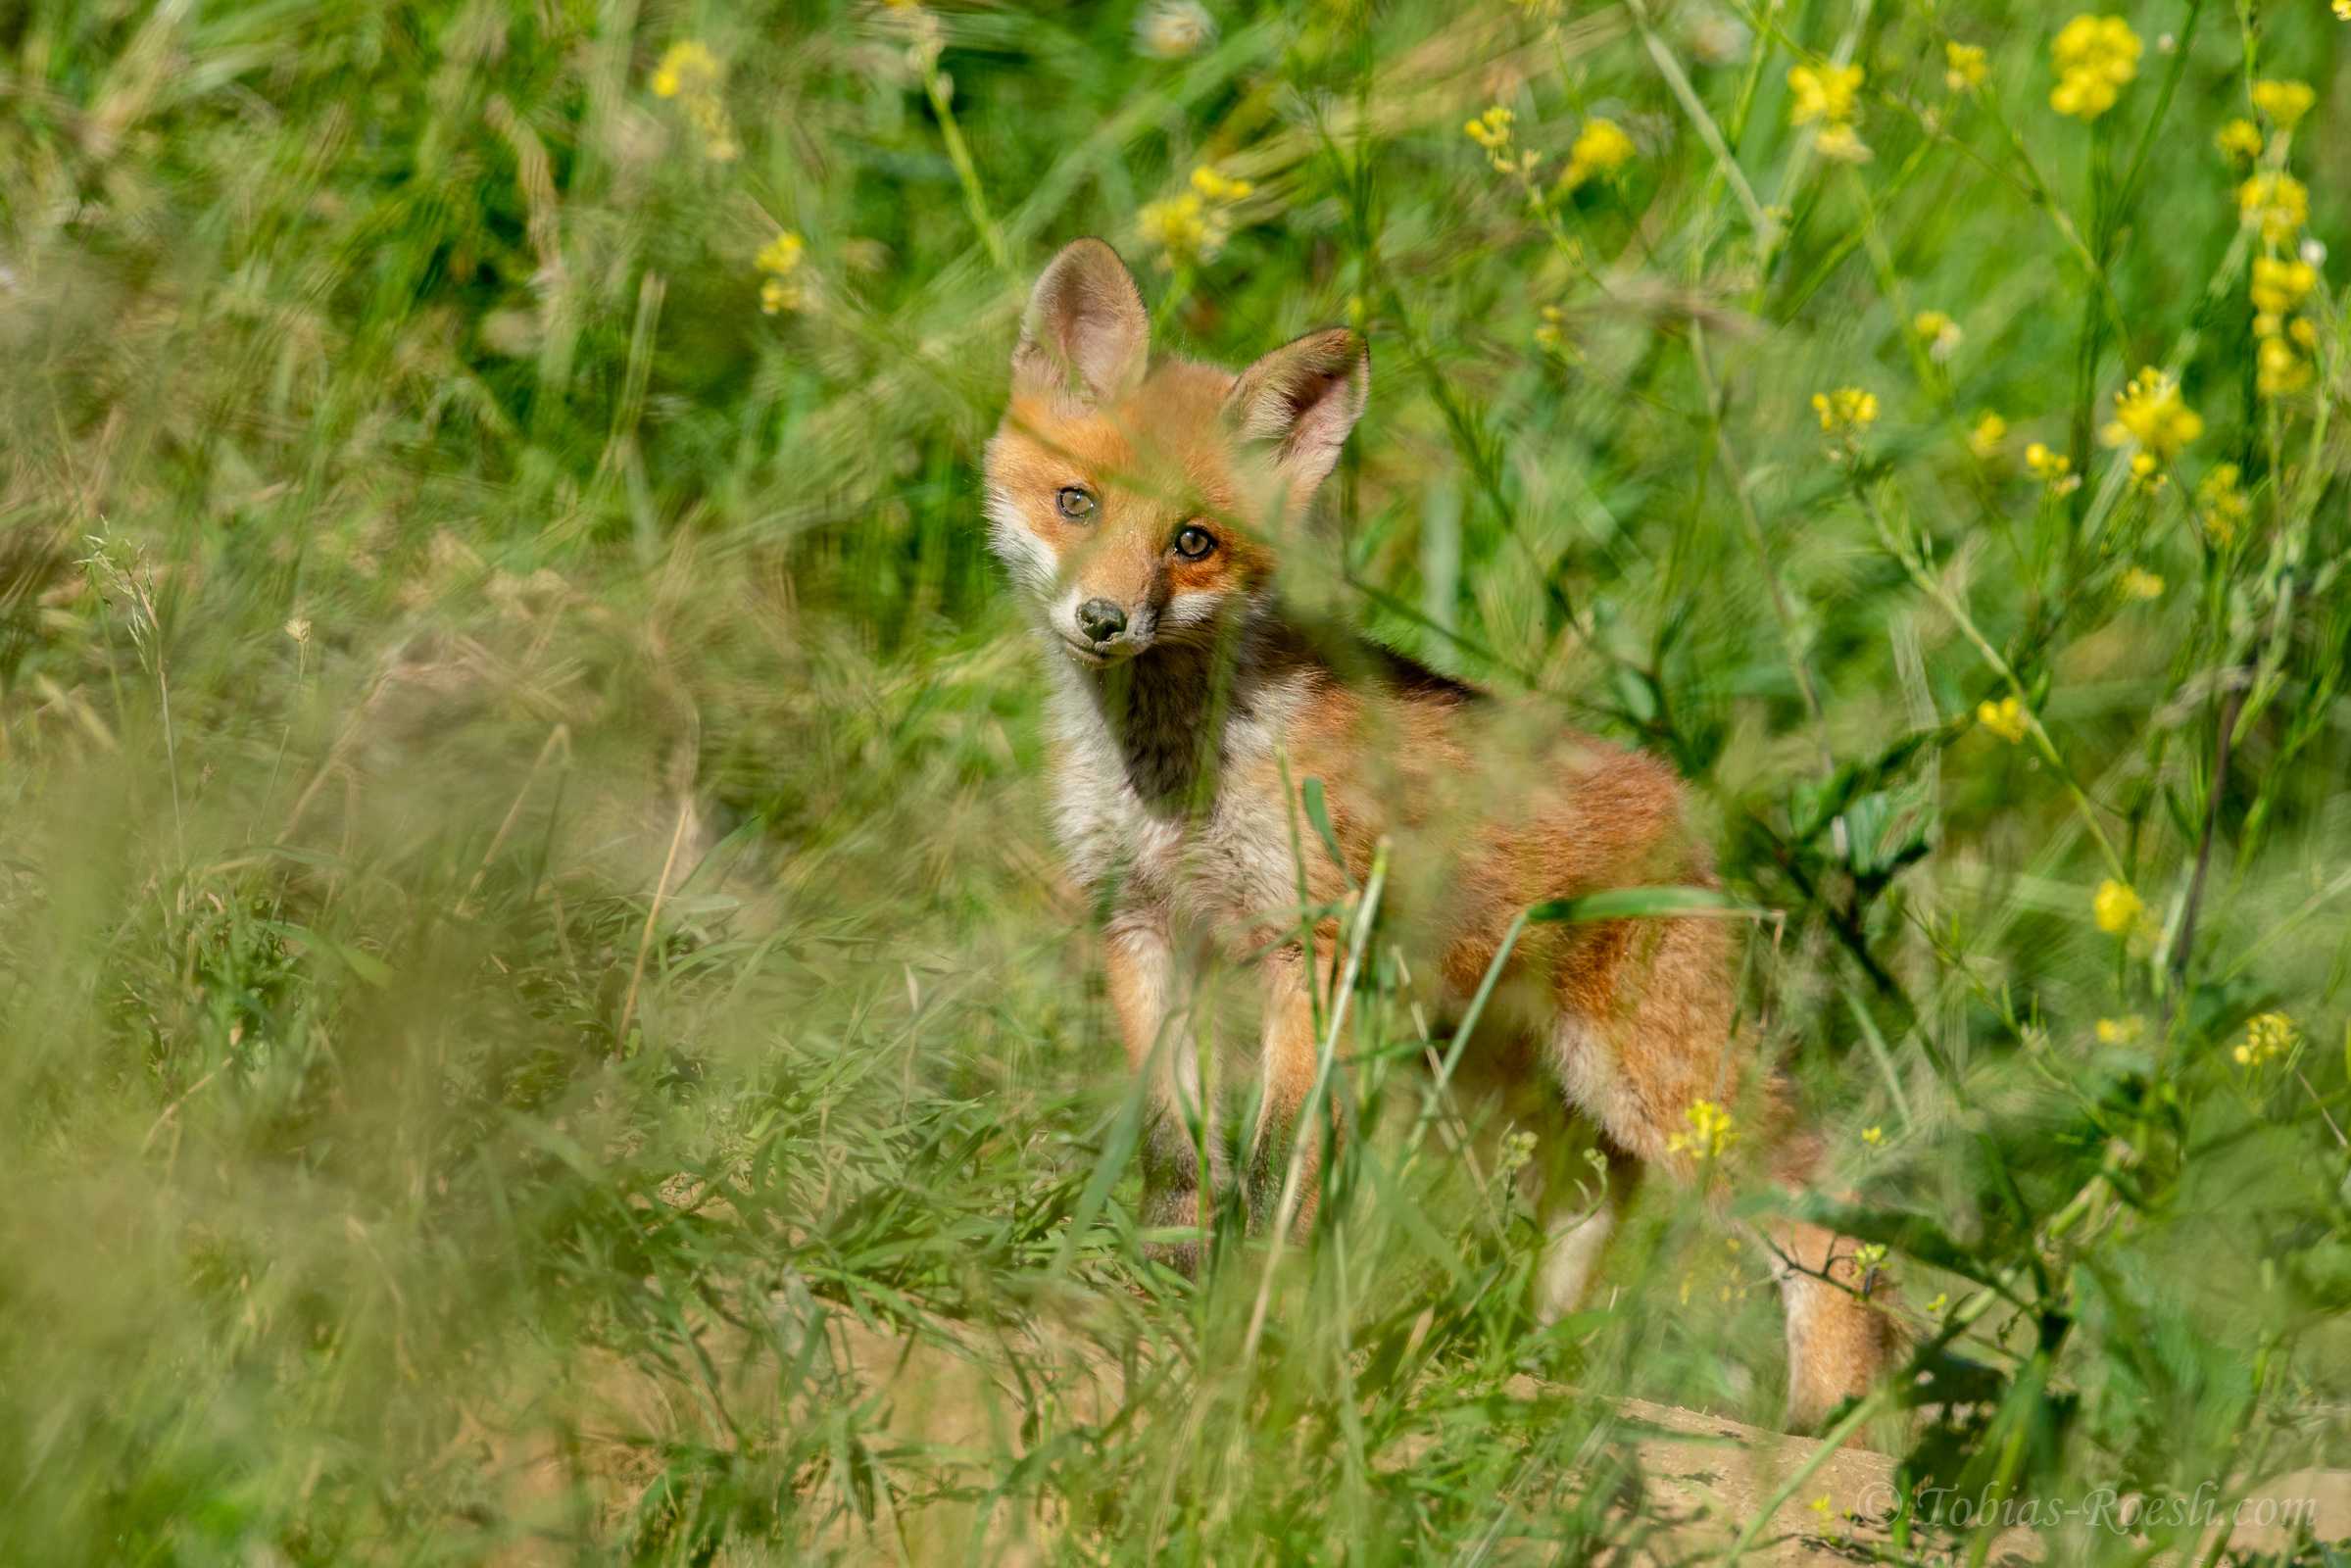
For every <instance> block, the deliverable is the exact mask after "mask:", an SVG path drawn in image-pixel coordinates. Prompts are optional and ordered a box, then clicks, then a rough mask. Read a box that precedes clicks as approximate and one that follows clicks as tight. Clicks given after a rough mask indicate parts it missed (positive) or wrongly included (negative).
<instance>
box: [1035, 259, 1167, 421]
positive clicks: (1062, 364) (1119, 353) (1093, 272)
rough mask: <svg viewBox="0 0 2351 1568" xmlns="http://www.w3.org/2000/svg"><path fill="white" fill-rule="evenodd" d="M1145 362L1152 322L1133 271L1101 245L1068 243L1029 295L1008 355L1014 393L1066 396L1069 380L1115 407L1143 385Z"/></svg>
mask: <svg viewBox="0 0 2351 1568" xmlns="http://www.w3.org/2000/svg"><path fill="white" fill-rule="evenodd" d="M1150 360H1151V318H1150V316H1148V315H1147V314H1145V312H1144V309H1143V291H1142V290H1141V289H1139V288H1137V287H1136V286H1135V274H1134V273H1132V272H1130V271H1128V270H1127V269H1126V263H1124V262H1122V261H1120V260H1119V259H1118V253H1117V252H1116V251H1114V250H1112V249H1110V247H1109V246H1107V245H1105V244H1103V243H1102V241H1101V240H1099V239H1078V240H1071V241H1070V242H1069V243H1068V244H1067V245H1065V246H1063V247H1062V248H1061V254H1060V255H1058V256H1056V257H1054V258H1053V261H1052V262H1051V263H1049V264H1048V265H1047V266H1046V269H1045V272H1044V275H1043V276H1041V277H1039V278H1038V279H1037V287H1036V289H1035V291H1034V292H1032V293H1031V294H1030V295H1029V308H1028V314H1027V315H1026V316H1024V317H1022V318H1021V322H1020V344H1019V346H1018V347H1017V348H1015V349H1013V350H1012V391H1013V392H1014V394H1015V395H1020V394H1026V395H1029V396H1046V395H1050V394H1053V393H1055V392H1064V391H1068V390H1071V389H1072V378H1073V377H1074V378H1075V383H1076V386H1075V389H1076V390H1077V391H1078V392H1080V393H1081V394H1082V395H1083V396H1084V397H1086V398H1087V399H1088V400H1089V401H1091V402H1093V403H1094V404H1096V405H1097V406H1100V405H1102V404H1109V403H1115V402H1117V401H1118V400H1119V399H1120V398H1122V397H1124V396H1125V395H1126V394H1127V393H1129V392H1131V391H1133V390H1134V389H1135V387H1136V385H1137V384H1138V383H1139V382H1141V381H1142V379H1143V371H1144V368H1145V367H1146V366H1147V365H1148V364H1149V363H1150Z"/></svg>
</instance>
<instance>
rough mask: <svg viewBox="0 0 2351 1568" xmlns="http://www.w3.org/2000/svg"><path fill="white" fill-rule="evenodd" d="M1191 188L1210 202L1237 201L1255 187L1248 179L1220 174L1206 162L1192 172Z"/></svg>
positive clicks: (1252, 192) (1249, 193)
mask: <svg viewBox="0 0 2351 1568" xmlns="http://www.w3.org/2000/svg"><path fill="white" fill-rule="evenodd" d="M1192 188H1193V189H1194V190H1196V191H1199V192H1200V194H1201V195H1202V196H1205V197H1207V198H1208V200H1210V201H1212V202H1237V201H1240V200H1242V199H1243V198H1245V197H1247V196H1249V195H1252V194H1254V193H1255V191H1256V189H1257V187H1256V186H1254V185H1252V184H1250V183H1249V181H1248V180H1246V179H1234V178H1232V177H1230V176H1228V175H1225V174H1220V173H1218V172H1216V171H1215V170H1213V169H1210V168H1209V167H1208V166H1207V165H1206V164H1202V165H1200V167H1199V168H1198V169H1195V170H1194V171H1193V172H1192Z"/></svg>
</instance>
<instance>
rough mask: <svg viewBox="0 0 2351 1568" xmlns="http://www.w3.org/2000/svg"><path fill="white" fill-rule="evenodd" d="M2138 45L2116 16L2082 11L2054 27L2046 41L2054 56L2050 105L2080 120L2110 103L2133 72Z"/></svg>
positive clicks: (2087, 119)
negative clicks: (2054, 80)
mask: <svg viewBox="0 0 2351 1568" xmlns="http://www.w3.org/2000/svg"><path fill="white" fill-rule="evenodd" d="M2141 48H2142V45H2141V44H2140V43H2139V39H2138V34H2137V33H2135V32H2132V31H2131V24H2129V23H2128V22H2125V21H2124V20H2123V19H2122V18H2121V17H2093V16H2091V15H2089V14H2088V13H2087V12H2084V13H2083V14H2082V15H2081V16H2078V17H2076V18H2075V19H2074V20H2073V21H2071V22H2069V23H2067V24H2066V25H2064V26H2063V27H2061V28H2060V29H2058V33H2057V37H2056V39H2055V41H2054V42H2052V43H2051V44H2050V45H2049V52H2050V53H2051V54H2053V55H2055V56H2056V57H2057V86H2056V89H2055V90H2054V91H2052V92H2051V93H2050V94H2049V107H2050V108H2052V109H2054V110H2056V111H2057V112H2058V113H2059V114H2061V115H2072V116H2074V117H2075V118H2076V119H2078V120H2080V121H2081V122H2082V123H2083V124H2087V123H2090V122H2091V121H2093V120H2095V119H2097V118H2098V117H2099V116H2100V115H2102V114H2104V113H2106V111H2107V110H2109V109H2112V108H2113V107H2114V100H2115V94H2116V92H2117V90H2118V89H2120V88H2121V87H2122V86H2123V84H2124V83H2126V82H2128V81H2130V80H2131V78H2132V77H2133V76H2135V75H2137V74H2138V57H2139V51H2140V49H2141Z"/></svg>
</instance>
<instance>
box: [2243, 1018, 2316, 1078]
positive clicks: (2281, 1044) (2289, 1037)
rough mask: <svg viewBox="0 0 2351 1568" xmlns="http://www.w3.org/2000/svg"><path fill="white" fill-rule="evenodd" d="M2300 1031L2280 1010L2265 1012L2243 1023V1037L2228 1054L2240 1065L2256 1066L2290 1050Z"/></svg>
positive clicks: (2299, 1036)
mask: <svg viewBox="0 0 2351 1568" xmlns="http://www.w3.org/2000/svg"><path fill="white" fill-rule="evenodd" d="M2301 1035H2302V1031H2301V1030H2300V1029H2297V1028H2296V1027H2294V1020H2293V1019H2291V1018H2289V1017H2287V1016H2286V1015H2285V1014H2284V1013H2282V1012H2265V1013H2263V1014H2262V1015H2261V1016H2260V1017H2258V1018H2255V1019H2254V1020H2253V1021H2252V1022H2250V1023H2248V1024H2246V1025H2245V1038H2244V1039H2243V1040H2242V1041H2240V1042H2239V1043H2238V1045H2237V1048H2236V1050H2235V1051H2233V1052H2231V1053H2230V1054H2231V1055H2233V1056H2235V1057H2236V1064H2237V1065H2238V1066H2240V1067H2258V1066H2260V1065H2261V1064H2262V1063H2263V1062H2265V1061H2275V1060H2277V1059H2278V1057H2279V1056H2282V1055H2284V1054H2286V1053H2287V1052H2288V1051H2291V1050H2292V1049H2293V1046H2294V1042H2295V1041H2296V1040H2298V1039H2300V1038H2301Z"/></svg>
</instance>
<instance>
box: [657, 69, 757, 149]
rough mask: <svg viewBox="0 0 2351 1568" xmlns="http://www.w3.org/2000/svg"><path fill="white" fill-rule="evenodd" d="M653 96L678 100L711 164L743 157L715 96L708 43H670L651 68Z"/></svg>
mask: <svg viewBox="0 0 2351 1568" xmlns="http://www.w3.org/2000/svg"><path fill="white" fill-rule="evenodd" d="M653 95H654V96H655V97H656V98H675V99H676V100H678V106H679V107H680V108H682V109H683V110H685V112H686V120H687V122H688V123H690V124H692V125H693V127H694V128H695V129H696V130H698V131H700V132H701V133H702V152H703V156H704V157H705V158H708V159H709V160H710V162H712V163H714V164H731V163H733V162H734V161H735V160H736V159H737V158H739V157H741V156H742V153H743V149H742V148H741V147H740V146H738V145H737V144H736V142H735V133H734V128H733V126H732V125H731V124H730V123H728V121H727V118H726V102H725V100H724V99H722V98H720V97H719V96H718V57H717V56H715V55H713V54H711V53H710V45H709V44H706V43H704V42H703V41H702V40H701V39H699V38H688V39H685V40H684V41H682V42H679V43H673V44H671V45H670V46H669V51H668V53H666V54H664V55H662V56H661V64H660V65H659V66H657V67H655V68H654V73H653Z"/></svg>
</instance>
